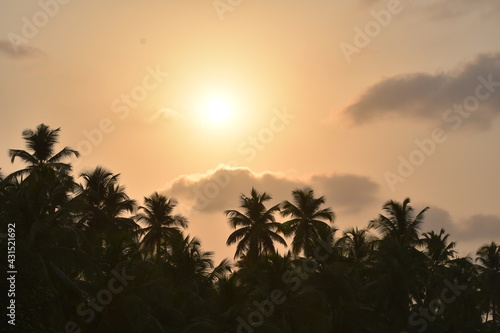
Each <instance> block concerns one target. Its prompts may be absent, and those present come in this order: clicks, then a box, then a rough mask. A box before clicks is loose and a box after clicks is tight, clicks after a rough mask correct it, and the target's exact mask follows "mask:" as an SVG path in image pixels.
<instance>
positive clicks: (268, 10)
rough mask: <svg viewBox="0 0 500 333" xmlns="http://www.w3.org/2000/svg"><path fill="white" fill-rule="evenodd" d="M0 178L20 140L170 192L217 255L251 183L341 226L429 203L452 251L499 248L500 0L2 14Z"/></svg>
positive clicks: (140, 5) (430, 218)
mask: <svg viewBox="0 0 500 333" xmlns="http://www.w3.org/2000/svg"><path fill="white" fill-rule="evenodd" d="M0 18H1V19H0V73H1V76H0V110H1V112H2V119H1V122H0V136H1V137H0V142H1V147H0V148H1V152H2V154H1V155H0V167H2V170H3V172H4V173H8V172H11V171H14V170H16V169H19V168H21V165H19V164H17V163H16V164H14V165H12V164H11V163H10V161H9V159H8V156H7V150H8V149H9V148H23V142H22V139H21V132H22V130H23V129H26V128H33V129H34V128H35V127H36V126H37V125H38V124H40V123H42V122H43V123H45V124H47V125H49V126H51V127H53V128H57V127H61V130H62V134H61V143H62V144H61V148H62V145H68V146H71V147H72V148H75V149H77V150H79V151H80V152H81V154H82V157H81V158H80V159H79V160H78V161H73V163H74V165H76V167H75V174H79V173H80V172H81V171H82V170H84V169H88V168H93V167H95V166H97V165H102V166H105V167H106V168H108V169H110V170H111V171H112V172H115V173H121V182H122V183H123V184H124V185H125V186H126V187H127V192H128V193H129V195H130V196H131V197H133V198H135V199H137V200H138V201H139V203H142V198H143V197H144V196H148V195H150V194H151V193H153V192H154V191H157V190H158V191H162V192H163V193H166V194H167V195H172V196H174V197H176V198H177V199H178V200H179V202H180V203H181V205H182V207H180V208H181V212H182V213H184V214H185V215H187V216H188V217H189V219H190V221H191V226H190V229H189V233H191V234H192V235H195V236H197V237H199V238H200V239H201V240H202V242H203V245H204V247H205V249H206V250H215V251H216V252H217V257H218V258H222V257H225V256H232V253H233V251H232V250H228V249H227V248H226V247H225V245H224V244H225V240H226V239H227V236H228V235H229V233H230V229H229V227H228V226H227V220H226V218H225V217H224V215H223V211H224V210H225V209H233V208H237V204H238V197H239V194H240V193H245V194H248V193H249V192H250V189H251V187H252V186H256V188H257V189H258V190H259V191H266V192H268V193H269V194H271V196H272V197H273V198H274V199H275V202H280V201H282V200H289V199H290V197H291V190H293V189H295V188H297V187H303V186H305V185H310V186H312V187H313V189H314V190H315V191H316V192H317V194H318V195H325V197H326V202H327V204H328V205H329V206H331V207H332V208H333V210H334V211H335V212H336V213H337V221H336V222H335V224H336V225H337V227H338V228H339V229H340V230H343V229H345V228H346V227H349V226H355V225H357V226H365V225H366V224H367V222H368V221H369V220H370V219H372V218H375V217H376V216H377V214H379V213H380V208H381V206H382V205H383V203H384V202H385V201H387V200H389V199H394V200H398V201H402V200H403V199H404V198H405V197H410V198H411V199H412V202H413V204H414V205H415V206H416V207H417V208H423V207H424V206H427V205H429V206H431V210H430V211H429V212H428V214H427V219H426V222H425V224H424V231H428V230H430V229H438V228H441V227H444V228H445V229H446V231H447V232H449V233H451V234H452V239H454V240H457V242H458V249H459V250H461V252H462V254H466V253H468V252H472V251H475V250H476V249H477V248H478V247H479V246H480V245H482V243H484V242H486V241H491V240H498V239H499V238H500V205H499V198H500V177H498V170H500V150H499V144H498V143H499V142H500V122H499V115H500V42H499V40H498V31H500V19H499V18H500V3H499V2H498V1H497V0H481V1H466V0H438V1H436V0H433V1H431V0H421V1H411V0H401V1H397V0H390V1H382V0H371V1H368V0H353V1H332V0H329V1H327V0H317V1H303V0H288V1H286V2H285V1H256V0H241V1H237V0H232V1H230V0H220V1H212V0H205V1H181V0H177V1H168V0H162V1H156V0H148V1H131V0H120V1H118V0H108V1H99V2H98V1H81V0H70V1H68V0H39V1H26V0H22V1H21V0H20V1H2V2H1V3H0Z"/></svg>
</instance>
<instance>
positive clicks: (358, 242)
mask: <svg viewBox="0 0 500 333" xmlns="http://www.w3.org/2000/svg"><path fill="white" fill-rule="evenodd" d="M376 240H377V238H376V237H375V236H372V235H369V234H368V230H366V229H358V227H356V228H350V229H347V230H346V231H344V234H343V236H342V238H340V239H339V240H338V241H337V242H336V244H337V246H338V247H339V248H340V249H341V250H342V254H343V255H344V256H346V257H347V258H349V259H352V260H354V261H356V262H361V261H363V260H364V259H366V257H367V256H368V255H369V254H370V251H371V250H373V248H374V244H375V241H376Z"/></svg>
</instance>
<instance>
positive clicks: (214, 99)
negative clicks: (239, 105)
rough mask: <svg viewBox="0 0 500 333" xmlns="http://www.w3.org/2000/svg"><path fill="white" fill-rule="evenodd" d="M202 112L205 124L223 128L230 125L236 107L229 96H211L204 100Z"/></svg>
mask: <svg viewBox="0 0 500 333" xmlns="http://www.w3.org/2000/svg"><path fill="white" fill-rule="evenodd" d="M201 112H202V117H203V120H204V122H205V123H210V124H211V125H216V126H222V125H226V124H228V123H229V121H230V119H231V117H232V113H233V112H234V106H233V103H232V102H231V99H230V98H228V97H227V96H223V95H210V96H207V97H206V98H205V99H204V100H203V102H202V104H201Z"/></svg>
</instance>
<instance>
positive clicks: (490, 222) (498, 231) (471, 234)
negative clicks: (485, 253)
mask: <svg viewBox="0 0 500 333" xmlns="http://www.w3.org/2000/svg"><path fill="white" fill-rule="evenodd" d="M460 225H461V226H462V228H461V230H460V233H459V237H461V238H463V239H467V240H469V241H472V240H486V241H485V242H491V241H494V240H498V239H500V216H497V215H484V214H476V215H472V216H470V217H468V218H466V219H464V220H463V221H461V223H460Z"/></svg>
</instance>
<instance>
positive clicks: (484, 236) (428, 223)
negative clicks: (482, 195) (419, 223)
mask: <svg viewBox="0 0 500 333" xmlns="http://www.w3.org/2000/svg"><path fill="white" fill-rule="evenodd" d="M441 228H443V229H445V231H446V233H448V234H450V235H451V236H450V240H451V241H456V242H457V243H458V244H457V248H458V249H459V250H461V251H464V250H466V249H467V251H465V252H469V253H472V254H474V253H475V251H477V249H478V248H479V247H480V246H482V245H483V244H489V243H490V242H491V241H495V240H498V239H500V216H497V215H492V214H490V215H486V214H476V215H472V216H469V217H467V218H464V219H461V220H459V222H458V223H456V222H454V221H453V219H452V217H451V215H450V213H449V212H448V211H446V210H444V209H441V208H438V207H432V206H431V208H430V209H429V210H428V211H427V212H426V213H425V219H424V225H423V228H422V232H427V231H430V230H434V231H436V232H437V231H439V230H440V229H441ZM463 244H465V245H463Z"/></svg>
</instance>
